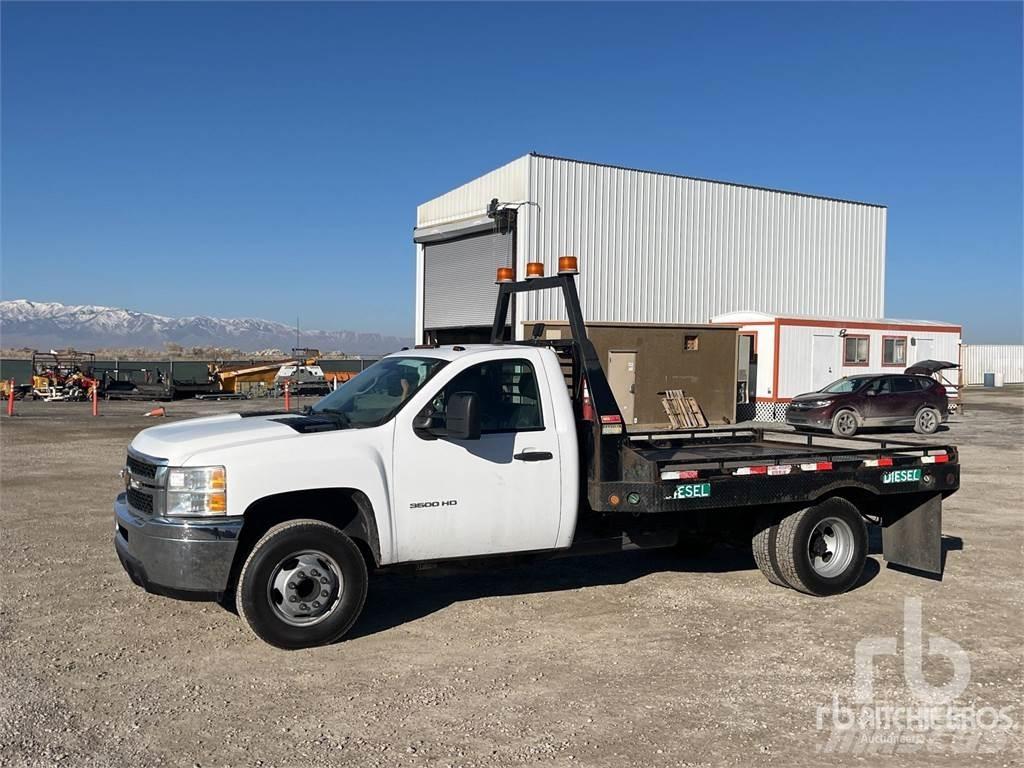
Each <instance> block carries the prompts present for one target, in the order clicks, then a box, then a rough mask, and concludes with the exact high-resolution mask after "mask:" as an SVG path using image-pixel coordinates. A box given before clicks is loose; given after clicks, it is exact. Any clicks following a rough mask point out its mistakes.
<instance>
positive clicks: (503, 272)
mask: <svg viewBox="0 0 1024 768" xmlns="http://www.w3.org/2000/svg"><path fill="white" fill-rule="evenodd" d="M515 281H516V273H515V270H514V269H512V267H498V279H497V280H495V281H494V282H496V283H499V284H500V283H514V282H515Z"/></svg>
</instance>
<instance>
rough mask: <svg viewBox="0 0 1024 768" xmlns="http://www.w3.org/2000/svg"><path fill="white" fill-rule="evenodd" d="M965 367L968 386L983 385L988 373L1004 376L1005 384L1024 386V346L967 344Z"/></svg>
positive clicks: (965, 346)
mask: <svg viewBox="0 0 1024 768" xmlns="http://www.w3.org/2000/svg"><path fill="white" fill-rule="evenodd" d="M963 366H964V376H965V377H966V379H967V383H968V384H983V383H984V382H985V378H984V376H985V374H986V373H1001V374H1003V383H1004V384H1024V346H1022V345H1020V344H965V345H964V361H963Z"/></svg>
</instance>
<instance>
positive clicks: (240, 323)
mask: <svg viewBox="0 0 1024 768" xmlns="http://www.w3.org/2000/svg"><path fill="white" fill-rule="evenodd" d="M301 342H302V346H304V347H315V348H317V349H319V350H321V351H322V352H325V353H326V352H333V351H339V352H345V353H347V354H363V355H370V354H384V353H387V352H394V351H395V350H397V349H401V348H402V347H406V346H410V345H411V344H412V339H409V338H402V337H398V336H386V335H383V334H380V333H360V332H356V331H316V330H303V331H302V334H301ZM0 344H2V346H3V347H5V348H17V347H34V348H37V349H50V348H67V347H76V348H80V349H89V348H115V347H131V348H140V349H153V350H161V349H163V348H164V345H166V344H180V345H181V346H182V347H185V348H186V349H188V348H191V347H221V348H231V349H237V350H242V351H254V350H261V349H267V348H273V347H276V348H279V349H285V350H287V349H291V348H292V347H293V346H295V329H294V328H293V327H291V326H288V325H285V324H284V323H277V322H273V321H271V320H259V319H255V318H236V319H228V318H218V317H205V316H196V317H165V316H163V315H153V314H149V313H147V312H136V311H134V310H130V309H117V308H114V307H100V306H94V305H90V304H81V305H67V304H59V303H56V302H46V301H29V300H27V299H16V300H13V301H0Z"/></svg>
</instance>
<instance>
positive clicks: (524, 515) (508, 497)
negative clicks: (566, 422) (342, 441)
mask: <svg viewBox="0 0 1024 768" xmlns="http://www.w3.org/2000/svg"><path fill="white" fill-rule="evenodd" d="M456 364H457V363H452V366H455V365H456ZM445 373H448V372H447V371H445ZM429 389H430V390H431V391H430V392H428V393H426V395H425V399H426V402H425V403H424V402H421V401H419V400H417V404H418V407H417V408H412V409H405V411H403V412H402V413H400V414H399V416H400V418H399V419H398V420H397V423H396V431H395V443H394V446H395V449H394V469H393V473H392V479H393V494H394V507H393V509H394V516H395V526H394V530H395V537H396V541H395V549H396V552H397V555H398V560H399V561H400V562H407V561H418V560H435V559H443V558H458V557H469V556H474V555H486V554H496V553H501V552H525V551H530V550H547V549H552V548H553V547H554V546H555V541H556V537H557V535H558V528H559V522H560V515H561V493H562V489H561V459H560V455H559V445H558V435H557V433H556V431H555V428H554V427H555V425H554V423H553V418H552V409H551V408H550V407H548V406H549V404H550V403H551V392H550V390H549V385H548V382H547V380H546V379H545V378H544V376H543V367H542V366H541V364H540V361H539V360H537V359H536V353H535V352H534V351H533V350H522V351H520V352H518V353H517V354H516V356H515V357H507V356H506V357H494V358H492V359H486V358H484V359H478V361H476V362H473V363H471V364H469V365H468V366H465V367H463V368H461V369H460V370H458V371H457V372H455V373H454V374H453V375H449V376H447V377H446V378H444V380H443V381H442V376H438V383H437V384H433V385H432V386H431V387H430V388H429ZM455 392H473V393H475V394H476V396H477V400H478V406H479V410H480V438H479V439H477V440H458V439H452V438H449V437H446V436H443V435H440V436H433V435H431V434H429V433H425V432H424V431H423V430H419V431H417V430H416V429H415V428H414V426H413V421H414V419H415V417H416V416H417V415H426V414H428V413H429V414H432V415H433V417H434V420H435V422H436V423H438V424H441V423H443V420H444V412H445V406H446V403H447V401H448V398H449V397H450V396H451V395H452V394H453V393H455Z"/></svg>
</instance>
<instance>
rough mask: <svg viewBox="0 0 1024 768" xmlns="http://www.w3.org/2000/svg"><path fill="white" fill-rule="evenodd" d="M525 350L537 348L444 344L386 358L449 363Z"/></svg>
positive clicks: (408, 350)
mask: <svg viewBox="0 0 1024 768" xmlns="http://www.w3.org/2000/svg"><path fill="white" fill-rule="evenodd" d="M527 349H537V347H535V346H530V345H527V344H445V345H444V346H437V347H434V346H426V345H424V346H421V347H410V348H409V349H403V350H402V351H400V352H393V353H392V354H390V355H387V357H435V358H438V359H441V360H448V361H451V360H458V359H460V358H463V357H468V356H470V355H477V354H481V353H483V352H509V351H512V350H527Z"/></svg>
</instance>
